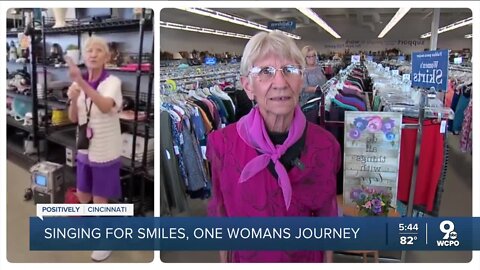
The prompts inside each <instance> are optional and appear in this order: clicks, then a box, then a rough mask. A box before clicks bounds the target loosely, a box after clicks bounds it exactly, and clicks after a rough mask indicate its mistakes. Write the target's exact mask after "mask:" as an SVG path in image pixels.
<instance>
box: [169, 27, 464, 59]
mask: <svg viewBox="0 0 480 270" xmlns="http://www.w3.org/2000/svg"><path fill="white" fill-rule="evenodd" d="M247 42H248V40H246V39H240V38H231V37H222V36H215V35H210V34H203V33H195V32H188V31H182V30H176V29H165V28H160V48H161V50H162V51H168V52H172V53H173V52H177V51H192V50H194V49H195V50H197V51H209V52H212V53H221V52H232V53H236V54H239V55H241V54H242V52H243V49H244V48H245V45H246V44H247ZM296 43H297V45H298V46H299V48H302V47H303V46H306V45H311V46H313V47H315V48H316V49H317V51H318V52H319V53H330V52H344V51H345V50H346V49H349V50H350V51H351V52H356V51H372V52H373V51H384V50H387V49H393V48H396V49H399V50H401V51H402V52H403V53H405V54H411V53H412V52H417V51H423V50H425V49H429V47H430V39H428V38H426V39H419V38H415V37H411V38H410V39H394V38H391V39H386V40H384V39H371V40H353V39H333V40H332V39H330V40H315V39H312V38H307V39H303V40H296ZM437 47H438V49H450V50H462V49H472V39H466V38H463V39H458V38H455V39H451V38H449V37H448V35H444V36H442V35H440V36H439V39H438V45H437Z"/></svg>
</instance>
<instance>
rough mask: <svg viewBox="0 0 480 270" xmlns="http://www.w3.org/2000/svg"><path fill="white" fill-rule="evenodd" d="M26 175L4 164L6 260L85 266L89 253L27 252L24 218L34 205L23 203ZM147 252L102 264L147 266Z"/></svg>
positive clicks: (123, 255)
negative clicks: (5, 180) (5, 177)
mask: <svg viewBox="0 0 480 270" xmlns="http://www.w3.org/2000/svg"><path fill="white" fill-rule="evenodd" d="M29 184H30V174H29V173H28V172H27V171H26V170H24V169H23V168H21V167H19V166H17V165H16V164H15V163H13V162H11V161H7V259H8V261H9V262H16V263H22V262H24V263H31V262H52V263H57V262H58V263H67V262H71V263H74V262H75V263H81V262H82V263H85V262H92V260H91V259H90V254H91V251H30V250H29V225H28V218H29V217H30V216H35V205H34V204H33V202H32V201H24V200H23V194H24V191H25V188H26V187H28V186H29ZM153 257H154V256H153V252H151V251H147V252H145V251H115V252H113V253H112V255H111V256H110V258H108V259H107V260H106V261H105V262H109V263H128V262H131V263H143V262H145V263H147V262H151V261H153Z"/></svg>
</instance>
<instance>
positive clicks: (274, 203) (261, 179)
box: [207, 123, 341, 262]
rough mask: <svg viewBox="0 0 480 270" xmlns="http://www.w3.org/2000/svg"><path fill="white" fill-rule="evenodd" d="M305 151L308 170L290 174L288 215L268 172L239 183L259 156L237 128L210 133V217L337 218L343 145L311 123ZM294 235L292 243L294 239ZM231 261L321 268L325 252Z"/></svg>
mask: <svg viewBox="0 0 480 270" xmlns="http://www.w3.org/2000/svg"><path fill="white" fill-rule="evenodd" d="M305 145H306V147H305V149H304V150H303V152H302V154H301V157H300V160H301V161H302V163H303V164H304V165H305V169H304V170H300V169H299V168H298V167H293V168H292V169H291V170H290V171H289V172H288V175H289V177H290V181H291V184H292V201H291V204H290V208H289V209H288V210H287V209H286V207H285V202H284V199H283V195H282V190H281V189H280V187H279V185H278V182H277V180H276V179H275V178H274V177H273V176H272V174H271V173H270V171H269V170H268V169H267V168H265V169H264V170H262V171H261V172H260V173H258V174H257V175H256V176H254V177H252V179H250V180H249V181H246V182H244V183H239V182H238V180H239V178H240V173H241V171H242V169H243V167H244V166H245V165H246V164H247V162H249V161H250V160H251V159H253V158H254V157H256V156H257V155H258V154H257V152H256V150H255V149H253V148H250V147H249V146H248V145H246V144H245V142H244V141H243V140H242V139H241V138H240V136H239V135H238V133H237V129H236V124H231V125H229V126H227V127H226V128H223V129H220V130H218V131H215V132H213V133H211V134H210V135H209V136H208V143H207V158H208V160H209V161H210V162H211V169H212V186H213V196H212V199H211V201H210V203H209V207H208V208H209V209H208V212H209V216H227V217H289V216H307V217H308V216H338V212H337V201H336V181H337V178H336V176H337V172H338V171H339V169H340V165H341V155H340V145H339V143H338V142H337V140H336V139H335V138H334V137H333V136H332V135H331V134H330V133H329V132H328V131H326V130H324V129H323V128H321V127H320V126H317V125H314V124H312V123H307V134H306V141H305ZM291 233H292V237H293V236H294V235H295V234H296V232H291ZM232 261H233V262H323V251H317V250H312V251H232Z"/></svg>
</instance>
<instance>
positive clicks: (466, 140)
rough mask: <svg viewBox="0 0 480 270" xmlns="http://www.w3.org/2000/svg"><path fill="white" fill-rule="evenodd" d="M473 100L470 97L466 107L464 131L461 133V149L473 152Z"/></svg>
mask: <svg viewBox="0 0 480 270" xmlns="http://www.w3.org/2000/svg"><path fill="white" fill-rule="evenodd" d="M472 101H473V99H470V102H469V103H468V107H467V108H466V109H465V117H464V119H463V124H462V132H461V134H460V150H461V151H462V152H472V116H473V109H472Z"/></svg>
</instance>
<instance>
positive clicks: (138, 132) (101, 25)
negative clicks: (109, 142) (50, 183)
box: [7, 9, 154, 214]
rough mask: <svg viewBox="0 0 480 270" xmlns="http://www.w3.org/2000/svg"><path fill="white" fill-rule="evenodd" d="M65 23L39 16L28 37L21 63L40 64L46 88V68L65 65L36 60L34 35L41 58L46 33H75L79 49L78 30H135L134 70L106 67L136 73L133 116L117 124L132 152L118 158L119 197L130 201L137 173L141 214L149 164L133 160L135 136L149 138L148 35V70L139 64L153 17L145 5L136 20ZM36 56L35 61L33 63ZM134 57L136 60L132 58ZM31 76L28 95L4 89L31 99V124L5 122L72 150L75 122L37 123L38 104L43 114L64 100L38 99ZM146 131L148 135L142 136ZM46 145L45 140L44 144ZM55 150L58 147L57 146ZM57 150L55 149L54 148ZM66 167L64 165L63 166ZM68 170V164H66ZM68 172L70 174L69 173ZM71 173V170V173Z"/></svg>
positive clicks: (18, 150)
mask: <svg viewBox="0 0 480 270" xmlns="http://www.w3.org/2000/svg"><path fill="white" fill-rule="evenodd" d="M67 23H68V24H69V26H66V27H61V28H52V25H53V23H50V22H46V19H45V17H43V18H42V21H41V24H40V26H41V28H38V26H37V28H35V30H31V31H30V37H31V40H32V45H31V48H30V57H29V59H30V61H29V63H26V64H24V66H25V65H29V67H31V68H30V70H29V72H30V74H37V66H38V65H40V66H41V67H43V73H44V75H43V78H41V77H39V78H38V80H43V83H44V86H45V87H44V88H45V89H48V85H47V75H46V74H47V70H49V69H67V67H65V66H60V67H55V66H54V65H52V64H48V63H46V61H44V60H40V58H39V57H38V55H35V52H36V50H34V49H33V48H34V46H38V45H40V44H39V42H37V41H36V40H35V39H36V38H37V39H38V37H40V36H41V37H42V43H43V48H42V53H43V55H42V56H41V59H47V56H46V48H47V47H46V40H47V36H54V35H77V37H78V38H77V43H78V48H79V49H80V50H81V44H80V43H81V34H82V33H88V34H89V36H91V35H92V33H102V32H103V33H119V32H127V31H128V32H136V31H138V33H139V40H138V41H139V49H138V52H136V53H135V56H137V57H136V58H135V59H138V63H137V62H136V63H135V68H136V70H133V71H132V70H122V69H120V68H107V70H108V71H110V72H112V73H116V72H118V73H119V74H121V73H125V74H126V73H131V74H136V84H135V89H134V91H132V92H131V93H130V94H127V96H131V97H132V98H133V99H134V101H135V117H134V120H132V121H129V120H121V121H120V124H121V125H122V129H124V128H125V129H128V130H129V131H131V133H132V134H133V149H132V155H131V158H126V157H123V156H122V157H121V158H120V159H121V162H122V171H124V172H126V173H127V175H123V176H122V179H127V182H128V190H127V192H126V193H127V194H128V195H127V196H125V197H124V198H123V199H124V201H125V202H127V203H128V202H129V203H131V202H133V201H134V198H133V197H134V192H133V191H134V188H135V186H134V184H135V182H134V179H136V178H138V176H139V175H140V176H142V177H141V180H142V181H141V182H142V183H141V192H140V193H141V194H140V195H141V201H140V205H141V207H139V209H141V210H142V211H141V213H140V214H143V208H144V203H145V197H144V194H145V190H144V189H145V185H144V181H145V178H146V176H147V175H150V176H151V179H152V180H153V165H150V164H147V162H146V161H143V160H142V161H139V160H135V158H134V157H135V151H136V149H135V145H136V141H137V136H144V137H145V147H147V146H148V140H149V139H151V138H153V136H154V134H153V116H152V114H153V106H152V97H151V96H152V94H153V92H152V87H153V47H154V46H153V38H152V52H151V53H152V54H151V56H150V57H149V59H148V60H149V61H148V62H149V64H150V70H149V71H145V70H142V64H143V63H144V62H145V56H144V55H143V44H144V33H145V31H151V30H152V29H153V18H146V12H145V9H143V11H142V18H141V19H139V20H113V19H112V20H106V21H103V22H89V23H86V22H82V21H79V20H77V21H70V22H67ZM33 25H34V22H33V21H32V27H31V29H33ZM23 32H24V29H19V31H15V32H12V31H9V32H7V36H8V37H16V36H17V35H18V33H23ZM37 60H38V63H37ZM136 61H137V60H136ZM146 75H149V84H148V87H149V89H148V94H147V95H146V96H144V95H143V94H144V93H142V95H140V83H141V77H142V76H146ZM31 77H32V80H31V81H32V83H31V94H30V95H28V96H27V95H22V94H20V93H15V92H14V91H7V95H8V96H10V97H15V98H18V97H20V96H22V98H23V97H24V98H26V99H28V101H31V102H32V106H33V108H32V114H33V122H34V123H33V125H32V126H23V123H22V122H19V121H15V120H14V119H13V118H11V117H10V118H7V124H8V125H9V126H12V127H15V128H18V129H21V130H23V131H26V132H29V133H33V136H34V140H35V143H36V145H38V140H39V137H40V136H42V137H41V138H45V139H46V140H47V141H48V142H51V143H53V144H54V145H51V146H52V147H53V146H55V145H59V146H63V147H65V148H69V149H72V150H76V126H75V125H67V126H58V127H55V126H51V125H50V126H48V125H45V126H43V125H42V126H41V127H40V126H39V123H38V115H37V114H38V109H39V108H44V109H45V114H46V115H49V110H51V109H53V108H58V109H65V108H66V107H67V106H66V100H63V99H60V100H59V99H57V98H54V97H49V98H43V99H39V98H38V96H37V87H36V86H37V76H31ZM140 101H142V102H143V103H144V104H145V103H146V111H147V112H148V113H147V117H146V119H145V120H144V121H139V120H138V112H139V109H140V108H139V102H140ZM145 135H148V136H145ZM47 145H48V144H47ZM53 148H58V147H53ZM8 149H9V153H10V152H12V153H16V154H17V155H18V156H24V155H23V149H22V147H21V146H20V145H19V144H18V143H17V144H13V143H12V145H11V146H10V144H9V147H8ZM57 150H58V149H57ZM48 151H49V150H48V148H47V149H45V152H44V153H42V154H40V152H38V155H36V156H35V157H34V158H32V157H28V158H29V160H33V159H35V160H33V163H32V164H31V165H33V164H34V163H35V162H38V161H39V160H40V158H43V156H44V157H46V158H48V157H49V156H50V155H49V153H48ZM145 151H146V152H147V151H148V148H145ZM55 154H57V152H55ZM66 167H67V166H66ZM69 169H70V170H72V168H69ZM148 171H151V172H152V174H148V173H146V172H148ZM70 175H72V174H70ZM73 175H74V174H73Z"/></svg>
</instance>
